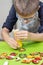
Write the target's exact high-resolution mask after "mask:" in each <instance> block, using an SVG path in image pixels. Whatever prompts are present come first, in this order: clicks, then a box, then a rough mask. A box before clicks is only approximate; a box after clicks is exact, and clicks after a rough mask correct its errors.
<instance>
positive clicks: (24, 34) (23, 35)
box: [15, 30, 29, 40]
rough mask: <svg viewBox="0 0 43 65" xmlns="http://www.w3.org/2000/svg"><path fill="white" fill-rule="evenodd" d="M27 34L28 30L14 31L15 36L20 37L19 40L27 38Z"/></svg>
mask: <svg viewBox="0 0 43 65" xmlns="http://www.w3.org/2000/svg"><path fill="white" fill-rule="evenodd" d="M28 34H29V32H28V31H23V30H22V31H17V32H16V33H15V38H16V39H21V40H23V39H28Z"/></svg>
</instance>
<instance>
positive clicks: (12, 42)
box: [7, 38, 19, 49]
mask: <svg viewBox="0 0 43 65" xmlns="http://www.w3.org/2000/svg"><path fill="white" fill-rule="evenodd" d="M7 43H8V44H9V45H10V47H12V48H14V49H17V48H18V47H19V46H18V43H17V42H16V41H15V40H14V39H13V38H9V40H7Z"/></svg>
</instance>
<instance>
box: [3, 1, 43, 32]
mask: <svg viewBox="0 0 43 65" xmlns="http://www.w3.org/2000/svg"><path fill="white" fill-rule="evenodd" d="M39 5H40V9H39V11H38V14H39V18H40V27H39V29H38V32H39V33H42V32H43V3H42V2H40V3H39ZM17 19H18V18H17V17H16V11H15V8H14V5H12V7H11V10H10V12H9V15H8V16H7V19H6V22H5V23H4V24H3V26H2V28H4V27H6V28H7V29H8V30H9V32H11V31H12V29H13V26H14V25H15V23H16V22H17Z"/></svg>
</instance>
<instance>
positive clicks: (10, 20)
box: [2, 5, 17, 32]
mask: <svg viewBox="0 0 43 65" xmlns="http://www.w3.org/2000/svg"><path fill="white" fill-rule="evenodd" d="M16 21H17V17H16V11H15V8H14V5H12V7H11V9H10V11H9V15H8V16H7V19H6V21H5V22H4V24H3V26H2V28H4V27H6V28H7V29H8V30H9V32H11V31H12V29H13V26H14V25H15V23H16Z"/></svg>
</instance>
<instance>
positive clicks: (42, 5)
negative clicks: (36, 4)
mask: <svg viewBox="0 0 43 65" xmlns="http://www.w3.org/2000/svg"><path fill="white" fill-rule="evenodd" d="M38 12H39V18H40V27H39V29H38V32H39V33H43V3H42V2H40V9H39V11H38Z"/></svg>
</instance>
